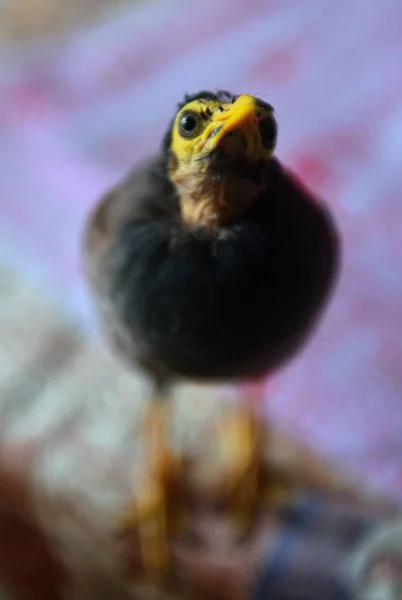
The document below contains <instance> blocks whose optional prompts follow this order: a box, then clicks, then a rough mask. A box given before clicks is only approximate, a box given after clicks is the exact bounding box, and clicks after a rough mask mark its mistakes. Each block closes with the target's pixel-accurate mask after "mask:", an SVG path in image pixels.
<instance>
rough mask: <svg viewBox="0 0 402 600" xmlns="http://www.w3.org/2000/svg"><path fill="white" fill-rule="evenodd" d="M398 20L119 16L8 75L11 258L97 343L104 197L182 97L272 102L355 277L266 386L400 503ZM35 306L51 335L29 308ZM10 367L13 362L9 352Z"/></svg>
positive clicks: (9, 55)
mask: <svg viewBox="0 0 402 600" xmlns="http://www.w3.org/2000/svg"><path fill="white" fill-rule="evenodd" d="M401 23H402V4H401V3H400V2H399V0H384V2H382V3H379V2H377V1H376V0H354V2H353V3H349V4H347V3H343V4H342V3H341V4H340V3H339V2H336V1H335V0H325V1H320V0H306V1H305V2H298V1H295V0H288V1H287V2H283V1H282V2H279V0H272V1H271V2H269V3H266V2H261V1H258V0H255V1H253V2H248V1H246V0H238V1H237V2H236V3H233V2H232V1H231V0H221V1H220V2H216V0H205V1H204V2H202V3H198V4H197V5H193V6H192V8H191V11H190V10H188V4H187V5H186V4H185V3H184V2H182V1H181V0H175V1H173V0H172V1H171V2H167V1H162V0H154V1H153V2H150V3H141V4H138V5H135V4H128V5H122V6H118V7H116V9H115V10H114V11H109V12H108V14H107V15H104V16H103V17H101V18H100V19H99V21H97V22H94V23H92V24H91V25H85V27H82V28H81V29H80V30H76V31H75V32H74V33H72V34H70V35H65V36H61V35H59V36H58V37H53V38H51V37H50V38H49V39H48V40H45V41H42V42H40V43H38V42H37V41H32V42H25V44H22V45H21V44H19V45H18V47H16V48H15V49H10V48H9V47H8V45H6V44H4V45H3V47H2V48H1V50H2V65H1V71H0V171H1V173H2V176H1V180H2V185H1V188H2V191H1V200H0V251H1V253H2V259H3V260H6V261H7V262H8V264H9V265H10V266H11V267H12V269H14V268H15V269H17V270H18V269H23V270H26V271H29V274H30V275H31V276H32V277H33V278H34V279H36V280H37V283H38V285H39V286H40V287H42V288H43V290H44V288H46V295H47V294H50V296H53V298H54V299H55V300H56V302H57V303H58V304H59V306H60V307H61V308H62V309H64V310H65V311H66V312H67V313H70V314H71V315H72V316H73V317H74V318H76V319H77V320H78V321H79V322H81V323H82V324H83V326H84V327H87V328H88V331H89V332H91V334H92V333H93V331H94V330H93V322H92V318H91V310H90V306H89V304H88V299H87V296H86V291H85V286H84V283H83V281H82V277H81V273H80V265H79V254H78V248H79V237H80V232H81V229H82V223H83V219H84V218H85V215H86V214H87V212H88V210H89V209H90V207H91V206H93V204H94V202H95V201H96V200H97V198H98V197H99V195H100V194H101V193H103V192H104V191H105V190H106V189H107V188H108V187H109V186H111V185H112V184H113V183H114V182H115V181H116V180H117V179H118V178H119V177H120V176H121V175H122V174H124V173H125V172H126V170H127V169H128V168H130V167H131V166H132V165H134V164H135V163H136V162H138V161H139V160H140V159H142V158H144V157H146V156H147V155H148V154H149V153H150V152H152V151H155V150H156V149H157V148H158V145H159V142H160V139H161V137H162V134H163V133H164V130H165V127H166V124H167V122H168V120H169V118H170V117H171V115H172V114H173V111H174V108H175V104H176V102H177V101H178V100H180V99H181V97H182V96H183V93H184V92H192V91H197V90H199V89H204V88H206V89H208V88H211V89H214V88H217V87H219V88H228V89H230V90H232V91H233V92H235V93H241V92H246V93H253V94H256V95H260V96H262V97H263V98H265V99H267V100H268V101H269V102H270V103H271V104H273V106H274V107H275V108H276V112H277V118H278V121H279V145H278V151H277V154H278V156H279V158H280V159H281V160H283V161H284V162H285V163H287V164H288V165H289V166H290V167H292V168H293V169H295V170H296V171H297V173H298V174H299V175H300V176H301V177H302V178H303V179H304V181H305V182H306V183H307V184H308V185H309V186H310V187H311V188H312V189H313V190H314V191H315V192H316V193H317V194H318V195H320V196H321V197H322V198H323V199H325V201H326V202H328V204H329V206H330V208H331V210H332V211H333V212H334V214H335V217H336V218H337V220H338V223H339V227H340V231H341V235H342V239H343V244H344V251H343V254H344V264H343V270H342V274H341V280H340V282H339V287H338V289H337V292H336V295H335V297H334V300H333V302H332V303H331V305H330V307H329V310H328V312H327V314H326V315H325V318H324V321H323V323H322V326H321V327H320V329H319V331H318V332H317V334H316V335H315V337H314V339H313V340H312V341H311V343H310V344H309V345H308V347H307V348H306V349H305V350H304V351H303V352H302V353H301V355H300V357H299V358H298V360H296V361H295V362H294V363H293V364H292V365H291V366H290V367H289V368H287V369H286V370H285V371H284V372H283V373H281V374H279V375H277V376H276V377H275V378H274V379H272V380H271V381H270V382H268V383H267V386H266V397H267V410H268V411H269V414H270V415H271V418H272V419H273V420H274V422H275V423H276V424H278V425H279V426H280V427H283V428H285V429H287V430H288V431H289V432H291V433H294V434H295V435H297V436H298V437H300V438H302V439H305V440H308V441H309V442H310V443H311V444H312V445H313V446H314V447H315V448H316V449H317V450H318V451H320V452H322V453H325V454H328V455H330V456H332V457H333V458H335V459H337V460H339V461H340V463H342V462H344V463H345V464H348V466H350V467H351V468H353V469H358V470H359V471H360V472H362V473H363V474H364V475H365V477H367V479H369V480H371V481H373V482H374V483H375V484H376V485H377V486H378V487H379V488H380V489H383V490H384V491H386V492H387V493H389V494H394V495H396V496H398V495H400V494H401V493H402V461H401V456H402V411H401V408H400V407H401V402H402V399H401V396H402V369H401V368H400V363H401V359H400V357H401V355H402V339H401V336H400V333H399V328H400V326H399V323H400V321H401V317H402V304H401V302H400V298H401V295H402V278H401V277H400V261H401V258H402V240H401V236H400V231H399V228H400V223H401V220H402V206H401V203H400V193H401V189H402V171H401V168H400V157H401V153H402V105H401V102H400V98H401V94H402V72H401V69H400V56H401V54H402V38H401V35H400V31H401ZM0 43H2V40H1V38H0ZM0 285H10V283H7V281H6V279H2V281H0ZM27 293H28V292H27ZM26 306H27V308H26V310H27V311H31V313H32V327H33V329H34V330H35V335H37V336H41V333H43V332H44V331H45V328H44V325H43V323H41V319H40V318H37V315H36V314H35V302H34V301H32V302H31V301H30V299H29V295H28V296H27V299H26ZM3 308H4V309H3ZM7 315H8V313H7V310H6V308H5V307H2V306H0V321H3V322H5V321H6V320H7V319H8V322H9V325H8V327H9V332H10V334H11V338H13V337H14V333H15V337H16V338H18V322H19V321H18V319H17V320H16V321H12V320H10V318H11V317H10V315H8V316H7ZM10 328H11V329H10ZM13 328H14V329H13ZM1 335H2V337H3V333H1ZM1 360H2V361H3V363H4V364H5V365H7V364H8V363H9V362H10V358H9V352H8V351H7V348H6V345H4V348H3V358H2V359H1ZM7 361H8V362H7ZM3 371H4V373H8V371H7V368H4V369H3ZM8 376H9V375H5V377H6V378H7V377H8Z"/></svg>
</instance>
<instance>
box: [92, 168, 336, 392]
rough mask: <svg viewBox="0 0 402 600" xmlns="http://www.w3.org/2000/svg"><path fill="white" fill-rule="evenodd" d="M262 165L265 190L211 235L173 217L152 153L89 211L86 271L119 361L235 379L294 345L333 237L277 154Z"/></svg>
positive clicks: (319, 286) (174, 203) (319, 288)
mask: <svg viewBox="0 0 402 600" xmlns="http://www.w3.org/2000/svg"><path fill="white" fill-rule="evenodd" d="M266 169H267V171H268V173H267V177H268V181H269V183H268V188H267V190H266V191H265V192H263V193H261V194H260V195H259V197H258V198H257V199H256V200H255V202H254V203H253V204H252V205H251V206H250V207H249V209H248V210H247V212H246V214H245V215H244V217H243V218H242V219H241V220H240V221H238V222H236V223H235V224H233V225H229V226H227V227H225V228H220V229H219V230H212V231H209V230H208V231H204V230H203V229H189V228H188V227H187V226H186V224H185V223H183V222H182V221H181V219H180V211H179V203H178V199H177V195H176V194H175V191H174V189H173V186H172V185H171V184H170V182H169V181H168V180H167V178H166V174H165V172H164V166H163V163H162V161H161V160H160V159H159V160H158V159H155V160H154V161H152V162H150V163H146V164H145V165H144V167H143V168H142V169H140V170H139V171H136V172H135V173H134V174H133V175H131V176H130V177H129V178H128V179H127V180H126V181H124V182H123V184H121V185H120V186H119V187H118V188H117V189H116V190H115V191H113V192H111V193H110V194H109V195H108V196H107V197H106V198H105V200H104V201H103V203H101V204H100V205H99V206H98V207H97V209H96V211H95V212H94V213H93V216H92V220H91V221H90V223H91V227H90V229H89V230H88V232H87V240H86V244H87V252H88V255H89V258H90V263H89V266H90V268H89V270H88V272H89V273H90V279H91V282H92V284H93V285H94V287H95V289H96V290H97V291H98V292H100V293H101V297H102V304H103V306H104V317H106V320H107V322H108V324H109V325H112V327H109V330H110V332H111V336H112V340H113V342H114V344H115V346H117V347H118V348H119V349H120V352H122V353H123V354H124V357H125V358H126V360H127V359H128V360H129V361H133V362H135V363H137V364H138V365H140V366H141V367H143V368H145V369H146V371H147V372H149V373H150V374H151V375H152V374H154V373H158V377H159V378H166V379H169V380H170V379H175V378H178V377H186V378H191V379H198V380H205V379H206V380H212V379H217V378H218V379H228V380H234V379H243V378H254V377H257V376H261V375H263V374H267V373H269V372H270V371H271V369H272V368H274V367H276V366H277V365H279V364H280V363H281V362H282V361H284V360H287V359H289V358H290V356H292V354H293V352H294V351H295V350H296V349H297V348H298V347H299V346H300V343H301V342H302V341H303V339H304V338H305V336H306V334H307V333H308V332H309V330H310V328H311V326H312V325H313V324H314V322H315V321H316V318H317V316H318V315H319V314H320V309H321V308H322V306H323V303H324V300H325V299H326V297H327V295H328V292H329V290H330V288H331V284H332V281H333V276H334V273H335V269H336V262H337V253H336V243H335V237H334V232H333V229H332V225H331V221H330V220H329V217H328V215H327V213H326V211H325V209H324V208H323V207H322V206H319V205H317V204H315V203H314V202H312V200H311V198H310V197H309V196H308V195H307V194H306V193H305V192H304V191H303V190H302V189H301V188H300V186H299V184H297V183H296V182H295V181H294V179H293V178H292V176H291V175H289V173H287V172H286V171H285V170H284V169H283V168H282V166H281V165H280V164H279V163H278V162H277V161H275V160H272V161H271V162H270V164H269V165H267V166H266ZM94 261H95V262H94Z"/></svg>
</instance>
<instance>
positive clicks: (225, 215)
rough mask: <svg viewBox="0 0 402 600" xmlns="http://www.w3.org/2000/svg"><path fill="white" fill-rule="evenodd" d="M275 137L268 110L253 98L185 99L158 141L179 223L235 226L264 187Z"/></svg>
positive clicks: (203, 94)
mask: <svg viewBox="0 0 402 600" xmlns="http://www.w3.org/2000/svg"><path fill="white" fill-rule="evenodd" d="M276 137H277V124H276V120H275V117H274V110H273V108H272V106H271V105H269V104H267V103H265V102H263V101H262V100H259V99H258V98H255V97H253V96H249V95H246V94H244V95H240V96H233V95H232V94H229V93H228V92H217V93H216V94H212V93H210V92H200V93H198V94H195V95H193V96H186V98H185V101H184V102H183V103H182V104H180V106H179V110H178V111H177V114H176V115H175V117H174V119H173V122H172V124H171V127H170V128H169V131H168V133H167V135H166V137H165V142H164V146H165V150H166V151H167V156H168V159H167V171H168V176H169V178H170V180H171V181H172V183H173V184H174V186H175V187H176V189H177V192H178V195H179V198H180V204H181V212H182V217H183V219H184V220H185V221H186V222H187V223H188V224H190V225H193V226H198V227H207V228H216V227H223V226H225V225H228V224H230V223H233V222H234V221H236V219H237V218H239V216H240V215H241V214H242V213H244V211H245V209H246V208H247V206H248V205H249V204H250V203H251V202H252V200H253V199H254V198H255V197H256V196H257V195H258V194H259V193H260V192H261V191H262V190H263V189H264V188H265V187H266V174H267V169H266V166H267V163H268V162H269V161H270V159H271V156H272V154H273V151H274V149H275V144H276Z"/></svg>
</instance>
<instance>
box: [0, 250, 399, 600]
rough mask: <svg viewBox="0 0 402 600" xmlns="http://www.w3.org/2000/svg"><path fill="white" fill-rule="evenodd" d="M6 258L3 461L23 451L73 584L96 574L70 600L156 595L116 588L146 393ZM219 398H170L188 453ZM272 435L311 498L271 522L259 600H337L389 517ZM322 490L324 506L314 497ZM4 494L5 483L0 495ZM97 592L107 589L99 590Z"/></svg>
mask: <svg viewBox="0 0 402 600" xmlns="http://www.w3.org/2000/svg"><path fill="white" fill-rule="evenodd" d="M7 262H8V261H4V260H3V262H1V261H0V282H1V283H0V316H1V318H0V338H1V340H2V346H1V350H2V352H1V355H0V456H1V457H4V456H7V452H9V453H10V452H11V454H12V453H16V455H17V456H18V455H19V454H21V452H22V453H24V449H25V448H28V458H27V467H28V472H27V473H28V479H29V482H30V486H31V487H32V490H33V493H34V515H35V519H36V521H37V523H38V524H39V525H40V527H41V529H42V530H43V531H44V532H45V534H46V536H47V538H48V540H49V541H50V543H51V544H52V547H53V551H54V552H55V553H56V555H57V556H58V558H59V559H60V560H61V561H62V564H63V565H64V566H65V567H66V568H67V572H68V573H70V574H71V576H72V579H73V581H74V580H75V578H77V579H78V578H80V577H83V578H84V580H85V578H88V576H89V575H92V578H91V577H90V579H89V582H88V586H89V591H88V595H82V596H71V598H74V599H75V598H76V597H78V598H92V597H99V598H103V597H105V598H109V597H110V596H109V595H108V593H109V594H112V592H113V594H112V595H111V597H113V598H114V600H118V599H119V598H122V599H123V598H141V599H143V598H150V597H153V596H150V591H149V589H148V588H147V587H144V585H145V583H144V582H143V581H142V580H140V581H138V580H137V581H135V582H134V583H133V584H132V585H131V584H130V586H129V589H128V590H127V588H126V587H123V589H122V588H121V585H122V584H121V579H122V565H123V564H124V559H123V556H122V554H121V548H120V545H119V541H118V540H117V539H116V536H114V535H113V531H114V529H115V527H116V524H117V517H118V513H119V511H121V510H122V509H123V508H124V507H125V506H126V505H127V503H128V502H129V501H130V499H131V495H132V486H133V485H135V481H141V462H142V461H141V442H139V435H138V432H139V431H140V426H141V422H142V419H143V415H144V412H143V406H144V402H143V400H144V394H145V393H146V392H147V387H146V385H145V383H144V382H142V381H141V380H140V378H139V377H133V375H132V374H131V373H127V372H126V371H125V370H124V369H123V368H122V367H121V365H119V364H117V363H116V361H115V360H114V359H113V358H112V357H111V356H109V355H108V354H106V353H105V352H103V351H102V350H101V349H100V348H99V347H97V345H96V344H92V343H90V342H88V341H86V340H85V339H84V338H83V336H82V335H80V334H79V332H78V331H77V327H76V326H75V325H74V323H73V322H71V321H69V320H68V319H67V318H66V315H65V314H63V313H62V312H60V311H59V309H58V308H57V306H56V305H55V304H54V302H52V301H51V300H49V298H48V297H47V296H46V294H44V293H43V291H42V290H41V288H40V287H39V286H37V284H36V282H35V279H33V278H30V277H28V276H27V275H24V274H23V271H20V270H18V269H15V270H14V269H11V268H10V267H9V266H7V265H6V264H5V263H7ZM189 392H190V393H189ZM217 393H219V388H218V389H217V388H206V390H204V389H199V388H193V389H192V388H187V389H186V390H182V391H181V395H180V394H178V395H177V397H176V398H175V403H174V415H175V417H174V421H173V423H174V426H173V435H174V436H176V437H175V438H174V439H176V440H180V443H181V444H184V446H185V447H186V448H188V449H190V451H191V450H192V449H193V450H194V449H196V448H199V447H200V446H199V444H200V443H202V440H203V439H204V442H203V444H204V445H203V446H202V448H205V437H203V436H204V435H205V434H203V431H204V430H205V427H206V428H207V429H206V431H207V430H208V422H209V421H210V419H209V420H208V419H207V420H206V421H205V415H207V414H208V413H209V414H210V415H213V414H214V412H216V394H217ZM221 405H222V406H223V402H222V403H221ZM212 418H213V417H212ZM203 420H204V424H203ZM269 440H270V441H269V447H268V452H269V456H270V457H271V458H272V463H273V464H275V465H277V468H280V470H281V472H282V473H283V474H286V472H288V473H289V474H288V478H291V479H295V478H296V477H301V478H302V479H303V477H304V479H305V481H306V482H307V483H308V484H310V486H311V489H312V494H313V496H312V498H311V499H307V500H304V501H302V502H300V503H299V502H296V504H295V506H294V508H292V509H291V510H288V511H286V512H285V513H284V514H281V515H275V514H272V515H271V516H270V517H269V524H268V527H267V534H266V546H267V555H266V565H265V568H264V569H263V572H262V574H261V579H260V581H259V582H256V586H257V589H256V595H257V598H258V600H262V599H263V598H265V597H269V598H278V600H279V598H280V599H281V600H283V599H284V598H289V599H294V600H302V599H303V600H304V599H305V600H314V599H315V598H317V600H321V599H322V598H328V600H331V599H332V598H333V599H334V600H335V598H336V599H337V600H339V599H341V598H343V596H342V595H340V596H338V595H335V593H336V594H338V592H339V594H340V593H341V591H342V590H341V587H340V586H341V583H342V582H341V581H340V568H341V565H342V562H343V561H344V560H345V558H346V556H347V554H348V553H349V551H350V550H351V548H352V546H353V545H354V544H355V543H356V542H357V541H359V539H360V538H361V536H362V535H363V534H364V533H365V532H366V531H368V529H369V528H371V527H372V526H373V524H374V522H375V520H377V521H378V520H380V519H384V518H386V517H387V516H388V515H391V514H392V513H393V510H390V509H389V508H388V507H386V506H385V504H384V505H382V504H381V505H379V504H378V503H377V502H376V501H374V499H373V498H370V497H369V496H368V495H367V494H365V493H360V492H359V491H352V490H353V489H354V486H352V487H350V484H349V483H348V482H347V481H346V480H345V479H343V477H339V475H338V474H337V473H336V472H335V470H331V469H330V468H329V467H328V465H326V464H325V462H324V463H322V462H320V461H319V460H318V461H317V459H316V458H315V457H314V456H313V455H311V453H309V452H308V451H306V450H304V449H302V448H301V447H300V446H298V444H297V443H296V442H293V441H291V440H286V437H282V436H281V435H280V434H278V433H276V432H275V431H272V432H271V434H270V436H269ZM204 451H205V450H204ZM206 456H207V460H208V455H206ZM292 465H293V466H292ZM356 487H357V488H358V485H356ZM320 488H321V489H322V490H324V491H326V492H327V494H326V497H327V500H325V496H324V497H321V500H319V499H318V496H317V495H316V494H315V492H314V490H315V489H316V490H318V489H320ZM5 491H6V490H5ZM3 492H4V490H3V489H2V487H1V482H0V500H1V498H2V494H3ZM314 494H315V495H314ZM331 498H332V499H333V501H332V500H331ZM337 499H338V500H337ZM331 502H332V504H331ZM0 509H1V503H0ZM0 533H1V532H0ZM0 537H1V535H0ZM1 549H2V546H1V544H0V550H1ZM3 551H6V549H4V548H3ZM0 559H1V552H0ZM0 562H1V560H0ZM0 584H1V576H0ZM91 585H94V586H95V587H93V588H92V587H91ZM103 589H106V590H111V591H109V592H104V593H105V596H100V595H96V594H100V593H101V592H100V590H103ZM102 593H103V592H102ZM183 593H184V592H183V591H181V593H180V594H178V595H177V596H176V595H175V594H173V593H172V594H170V595H168V597H169V598H176V597H177V598H183ZM342 593H343V592H342ZM119 594H121V595H119ZM127 594H128V595H127ZM94 595H95V596H94ZM66 597H67V598H68V599H70V596H69V595H67V596H66ZM165 598H166V596H165ZM184 598H187V596H186V595H185V593H184Z"/></svg>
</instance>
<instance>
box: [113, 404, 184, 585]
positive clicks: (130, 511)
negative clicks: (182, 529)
mask: <svg viewBox="0 0 402 600" xmlns="http://www.w3.org/2000/svg"><path fill="white" fill-rule="evenodd" d="M168 409H169V408H168V404H167V403H164V402H153V403H152V404H151V406H150V410H149V414H148V415H147V417H146V422H145V429H144V441H145V447H146V452H147V457H146V459H145V461H146V464H145V465H144V473H145V475H144V478H143V479H141V478H138V477H137V478H136V482H135V491H134V495H133V498H132V500H131V502H130V505H129V506H128V508H127V510H126V511H125V513H124V514H123V516H122V519H121V521H120V527H119V529H120V531H122V532H129V531H130V530H134V529H135V531H136V533H137V535H138V541H139V547H140V553H141V563H142V565H143V569H144V570H145V571H147V572H152V573H153V574H158V573H159V574H161V573H163V572H164V571H165V570H166V567H167V566H168V560H169V556H168V544H167V538H168V522H169V523H170V522H171V519H170V518H168V510H169V482H170V481H171V480H172V478H174V475H175V473H176V472H177V469H178V458H177V457H176V456H175V455H174V454H173V452H172V451H171V449H170V448H169V443H168V431H167V430H168V426H169V422H170V421H169V415H168V414H167V411H168Z"/></svg>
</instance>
